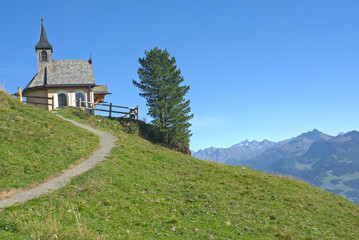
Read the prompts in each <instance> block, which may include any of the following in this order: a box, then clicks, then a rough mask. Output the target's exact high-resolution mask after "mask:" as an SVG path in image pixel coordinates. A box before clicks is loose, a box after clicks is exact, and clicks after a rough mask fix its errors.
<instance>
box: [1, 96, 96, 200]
mask: <svg viewBox="0 0 359 240" xmlns="http://www.w3.org/2000/svg"><path fill="white" fill-rule="evenodd" d="M97 147H99V138H98V137H97V136H95V135H94V134H92V133H89V132H87V131H85V130H83V129H80V128H78V127H76V126H74V125H73V124H71V123H68V122H66V121H63V120H61V119H60V118H58V117H56V116H54V115H53V114H52V113H50V112H48V111H44V110H41V109H38V108H35V107H30V106H26V105H24V104H22V103H20V102H19V101H18V100H16V99H14V98H13V97H11V96H10V95H8V94H6V93H4V92H3V91H1V90H0V198H2V197H5V196H7V195H8V194H9V191H10V190H11V192H14V191H16V190H14V189H18V188H25V187H28V186H29V185H31V184H36V183H39V182H41V181H43V180H45V179H46V178H49V177H51V176H52V175H54V174H57V173H59V172H61V171H62V170H63V169H67V168H68V167H69V166H70V165H71V164H73V163H75V162H76V161H79V160H81V159H82V158H85V157H87V156H89V155H90V154H91V153H92V152H93V150H94V149H96V148H97Z"/></svg>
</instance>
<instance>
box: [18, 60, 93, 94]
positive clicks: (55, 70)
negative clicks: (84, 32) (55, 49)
mask: <svg viewBox="0 0 359 240" xmlns="http://www.w3.org/2000/svg"><path fill="white" fill-rule="evenodd" d="M62 86H69V87H71V86H95V78H94V74H93V68H92V64H91V63H90V62H89V60H52V61H51V63H50V65H48V66H47V67H45V68H44V69H42V70H41V71H40V72H39V73H37V74H36V75H35V77H34V78H33V79H32V80H31V81H30V83H29V84H28V85H27V86H26V87H25V89H24V92H25V91H27V90H29V89H35V88H36V89H38V88H46V87H62Z"/></svg>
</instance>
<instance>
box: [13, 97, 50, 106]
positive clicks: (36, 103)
mask: <svg viewBox="0 0 359 240" xmlns="http://www.w3.org/2000/svg"><path fill="white" fill-rule="evenodd" d="M16 95H17V94H16ZM24 97H25V98H26V100H23V102H24V103H26V104H32V105H34V106H37V105H46V106H51V107H52V109H54V107H55V106H54V104H55V101H54V97H39V96H24ZM36 99H42V100H46V103H45V102H38V101H35V100H36ZM49 100H51V103H49Z"/></svg>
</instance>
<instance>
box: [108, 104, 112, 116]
mask: <svg viewBox="0 0 359 240" xmlns="http://www.w3.org/2000/svg"><path fill="white" fill-rule="evenodd" d="M111 111H112V103H110V114H109V117H110V118H111Z"/></svg>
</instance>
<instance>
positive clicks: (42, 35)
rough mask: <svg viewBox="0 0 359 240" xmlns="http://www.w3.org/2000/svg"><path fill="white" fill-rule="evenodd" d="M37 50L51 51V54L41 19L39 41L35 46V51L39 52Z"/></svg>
mask: <svg viewBox="0 0 359 240" xmlns="http://www.w3.org/2000/svg"><path fill="white" fill-rule="evenodd" d="M39 49H51V52H53V50H52V46H51V44H50V43H49V41H48V40H47V36H46V31H45V27H44V19H43V18H41V33H40V40H39V42H38V43H37V44H36V46H35V50H39Z"/></svg>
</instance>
